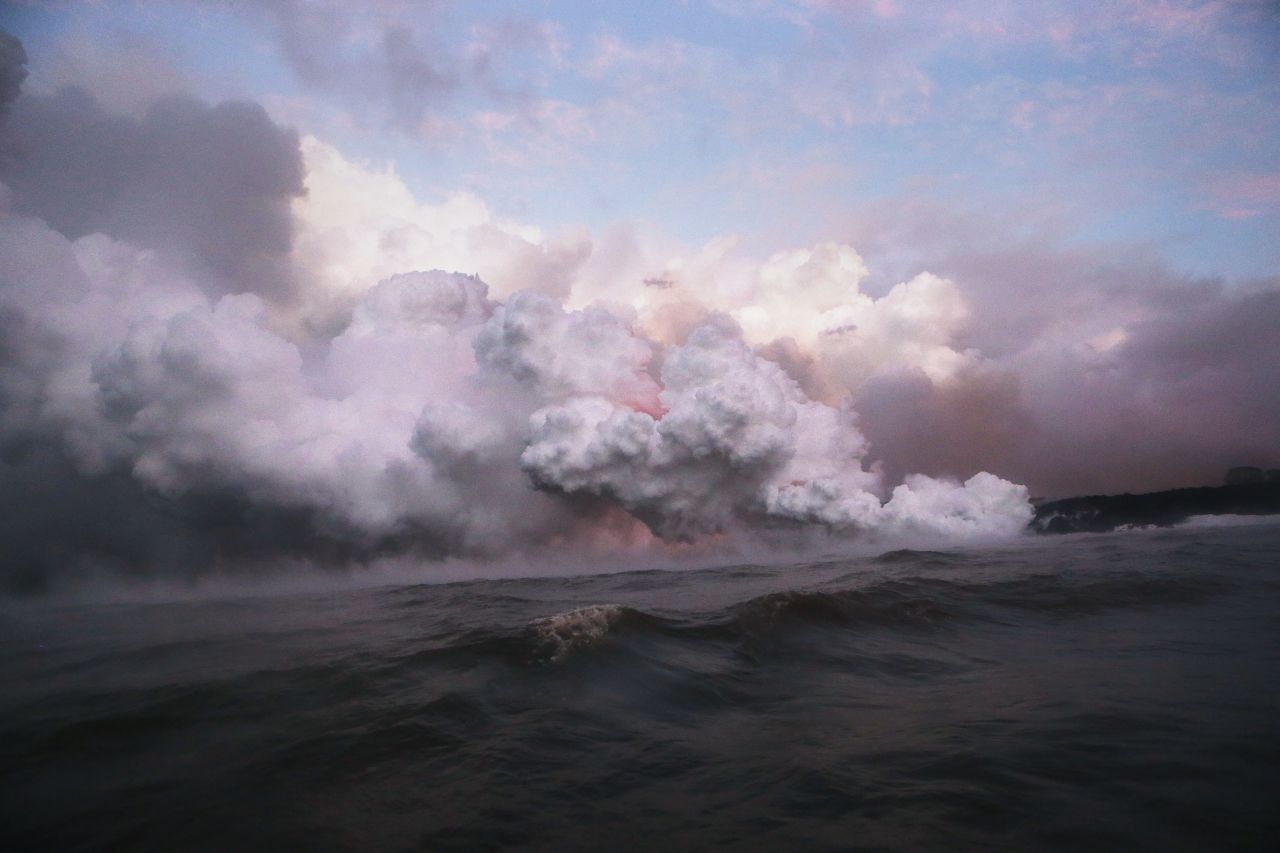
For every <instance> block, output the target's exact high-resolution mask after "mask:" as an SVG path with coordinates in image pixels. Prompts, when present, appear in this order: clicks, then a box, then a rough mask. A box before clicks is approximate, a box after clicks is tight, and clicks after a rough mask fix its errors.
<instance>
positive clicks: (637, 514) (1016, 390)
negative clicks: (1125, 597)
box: [0, 40, 1280, 586]
mask: <svg viewBox="0 0 1280 853" xmlns="http://www.w3.org/2000/svg"><path fill="white" fill-rule="evenodd" d="M24 62H25V55H24V54H23V52H22V47H21V45H20V44H18V43H17V42H16V41H13V40H9V41H0V96H3V98H4V99H5V101H6V103H5V106H4V107H3V109H2V110H0V149H2V150H0V177H2V178H3V180H4V185H3V186H0V485H2V487H0V518H2V521H0V534H2V535H3V538H4V541H6V543H8V544H9V546H10V559H9V560H8V561H7V562H6V568H5V569H4V571H5V572H6V574H5V577H4V580H5V582H6V583H7V584H9V585H10V586H36V585H40V584H44V583H47V582H49V581H50V580H57V579H58V578H59V577H64V576H73V575H79V574H81V573H84V572H92V571H98V570H105V571H112V572H114V571H132V572H143V573H148V572H150V573H194V572H199V571H203V570H205V569H208V568H210V567H212V568H215V569H222V568H233V567H244V566H256V565H260V564H262V563H264V562H273V561H279V560H281V559H284V558H301V559H304V560H316V561H320V562H325V563H338V564H345V563H350V562H361V561H367V560H372V559H376V558H379V557H382V556H385V555H399V554H409V555H412V556H413V557H431V558H439V557H451V556H463V557H467V558H475V559H488V558H496V557H502V556H507V555H528V554H530V553H543V554H565V553H569V552H573V553H592V554H596V553H600V552H602V551H606V550H608V549H613V548H618V547H624V548H631V549H637V550H638V551H639V552H642V553H659V552H660V553H666V554H676V553H688V552H694V553H703V552H705V550H706V549H712V548H718V547H722V546H726V543H730V544H731V545H732V547H739V548H743V547H754V546H755V545H757V544H759V543H761V542H764V541H768V542H770V543H777V542H784V543H791V544H794V543H797V542H801V541H803V542H805V543H812V541H813V540H815V539H823V540H824V541H826V542H827V543H828V544H830V543H831V542H832V541H834V542H843V541H846V540H845V537H848V538H864V539H865V538H871V539H875V538H880V539H893V538H898V539H907V540H910V541H916V540H918V539H920V538H945V539H954V538H971V537H980V538H981V537H1000V536H1007V535H1012V534H1015V533H1017V532H1018V531H1020V530H1022V529H1023V528H1024V527H1025V524H1026V522H1027V520H1028V518H1029V516H1030V513H1031V508H1030V504H1029V501H1028V491H1027V489H1025V488H1023V487H1022V486H1018V485H1014V484H1013V483H1011V482H1009V481H1007V480H1004V479H1001V478H1000V477H997V476H995V475H994V474H992V473H988V472H987V470H989V471H994V472H996V473H998V474H1001V475H1003V476H1008V477H1011V478H1013V479H1015V480H1023V481H1025V482H1028V483H1029V484H1031V486H1032V487H1033V488H1036V489H1037V491H1039V492H1040V493H1046V492H1048V493H1054V491H1055V490H1059V491H1060V490H1062V489H1064V488H1071V489H1073V490H1079V491H1086V490H1090V489H1091V488H1092V489H1093V490H1099V489H1100V488H1103V487H1111V488H1131V489H1132V488H1140V487H1142V486H1143V485H1147V484H1153V485H1157V486H1163V485H1181V484H1186V483H1182V482H1162V481H1160V480H1159V479H1158V476H1157V474H1156V473H1153V472H1166V473H1163V474H1159V476H1171V477H1176V476H1182V474H1181V473H1180V472H1184V471H1190V470H1193V469H1194V470H1199V469H1195V468H1194V466H1193V465H1191V464H1190V463H1184V465H1185V467H1183V468H1179V467H1177V466H1176V465H1170V464H1169V460H1171V459H1174V460H1188V459H1191V460H1195V459H1204V460H1207V461H1205V462H1203V464H1202V465H1201V467H1204V466H1210V467H1211V468H1212V470H1213V472H1214V473H1216V472H1217V471H1218V470H1220V466H1221V467H1225V464H1228V463H1236V462H1239V461H1253V462H1258V463H1261V464H1264V465H1268V464H1274V463H1273V461H1272V460H1271V459H1270V458H1268V457H1266V455H1265V454H1266V452H1268V448H1274V447H1275V446H1277V445H1276V441H1275V437H1276V435H1277V429H1280V415H1278V414H1277V408H1276V404H1277V399H1278V398H1277V396H1276V394H1275V391H1274V388H1275V387H1276V386H1275V383H1274V382H1268V379H1269V378H1273V377H1274V376H1275V375H1276V371H1277V364H1276V356H1275V353H1277V352H1280V340H1278V339H1277V337H1276V336H1277V330H1280V322H1277V318H1280V302H1278V301H1277V298H1276V289H1275V284H1274V282H1272V283H1267V282H1261V283H1258V284H1257V285H1256V286H1255V287H1254V289H1253V291H1252V292H1233V291H1231V290H1230V289H1229V288H1225V287H1223V286H1222V285H1221V284H1219V283H1214V282H1186V281H1178V280H1170V277H1169V276H1164V277H1163V278H1160V276H1155V275H1153V274H1150V271H1149V270H1148V271H1146V273H1143V270H1141V269H1138V268H1135V267H1133V266H1124V265H1123V264H1120V265H1117V266H1116V267H1115V269H1116V270H1118V271H1112V272H1108V273H1107V275H1110V276H1112V278H1105V277H1104V276H1103V275H1102V274H1101V273H1097V272H1096V271H1090V272H1089V276H1091V278H1088V279H1087V280H1086V279H1085V278H1081V276H1082V275H1083V274H1082V273H1079V272H1078V271H1077V270H1080V269H1086V270H1088V269H1090V268H1089V267H1088V266H1087V264H1085V263H1084V262H1083V259H1081V258H1079V257H1078V256H1077V255H1076V254H1072V253H1070V252H1066V251H1059V252H1057V254H1054V253H1053V252H1051V251H1049V250H1048V249H1045V248H1044V247H1038V251H1037V252H1032V251H1030V250H1027V251H1025V252H1024V256H1022V257H1013V256H1011V255H1007V254H1006V255H1005V256H1002V257H1000V258H997V259H994V260H993V259H992V258H991V257H982V258H976V259H975V257H974V256H969V255H965V254H963V253H962V252H961V251H959V250H952V251H950V252H941V251H938V252H934V253H933V254H931V255H929V257H931V258H932V259H934V260H931V261H930V262H929V263H924V262H923V261H921V262H920V263H918V264H914V265H913V266H912V269H911V270H910V271H909V273H908V274H907V275H905V276H903V277H902V280H901V281H897V283H893V281H882V280H878V279H875V277H874V276H873V274H872V272H871V271H870V269H869V267H870V266H871V265H869V264H868V262H867V261H866V260H865V259H864V258H863V257H862V256H860V255H859V254H858V252H857V251H855V249H854V248H853V247H851V246H849V245H845V244H843V243H841V242H839V241H828V242H821V243H818V244H816V245H812V246H808V247H801V248H793V249H788V250H784V251H779V252H776V253H773V254H770V255H767V256H765V257H753V256H752V255H751V254H750V251H749V249H748V247H744V246H742V245H741V241H739V240H738V239H737V238H733V237H722V238H717V239H714V240H711V241H709V242H708V243H707V244H706V245H704V246H701V247H693V248H691V247H687V246H682V245H679V244H677V243H675V242H674V241H672V240H671V239H669V238H665V237H662V236H661V235H658V234H656V233H654V232H652V231H650V230H649V229H647V228H646V227H645V226H643V225H640V224H636V223H619V224H617V225H615V226H613V227H611V228H606V229H604V230H603V231H601V232H599V233H596V234H591V233H588V232H587V231H586V230H585V229H565V230H562V231H559V232H556V233H546V232H544V231H542V230H540V229H537V228H534V227H530V226H528V225H525V224H522V223H518V222H514V221H511V220H508V219H504V218H502V217H500V216H498V215H496V214H495V213H494V212H493V211H492V210H491V209H490V208H489V207H488V206H487V205H485V204H484V202H483V201H481V200H480V199H479V198H478V197H476V196H474V195H471V194H468V193H458V194H454V195H452V196H448V197H446V198H445V199H444V200H443V201H440V202H439V203H436V204H428V203H423V202H421V201H419V200H418V199H417V198H415V197H414V195H413V194H412V193H410V192H409V190H408V189H407V188H406V186H405V184H404V183H403V182H402V181H401V180H400V178H399V177H398V176H397V175H396V174H395V172H394V171H393V170H392V169H391V168H390V167H385V166H381V165H375V164H369V163H362V162H355V161H351V160H348V159H346V158H344V156H343V155H342V154H341V153H340V152H339V151H338V150H337V149H336V148H333V147H331V146H329V145H327V144H325V143H323V142H321V141H319V140H317V139H314V138H310V137H304V138H299V137H298V136H297V135H295V134H294V133H293V132H292V131H290V130H288V129H286V128H283V127H280V126H279V125H277V124H276V123H274V122H273V121H272V120H271V119H270V118H269V117H268V116H267V114H266V113H265V112H264V111H263V110H262V109H261V108H259V107H257V106H256V105H253V104H248V103H240V104H222V105H217V106H209V105H207V104H204V103H201V102H199V101H196V100H193V99H189V98H179V99H167V100H161V101H159V102H157V103H156V104H154V105H152V107H150V108H149V109H145V110H142V111H140V112H139V113H138V115H137V116H120V115H115V114H112V113H109V112H108V111H107V110H106V109H105V108H104V107H102V106H101V105H100V104H99V103H97V102H95V101H94V100H93V98H92V97H91V96H89V95H87V94H85V93H84V92H78V91H74V90H67V91H64V92H62V93H60V94H54V95H44V96H39V97H33V96H28V95H21V96H17V95H16V93H17V92H18V90H19V87H20V85H21V83H22V80H23V78H24V71H23V65H24ZM90 149H92V150H93V151H94V152H96V156H95V157H94V158H88V159H86V158H85V157H83V156H82V155H83V154H84V152H85V151H87V150H90ZM872 236H874V235H872ZM972 236H973V235H966V241H968V242H969V243H974V240H971V239H970V237H972ZM870 242H872V243H873V244H874V242H875V241H874V240H870ZM1024 248H1025V247H1024ZM922 251H923V250H922ZM972 251H973V252H978V251H979V249H973V250H972ZM1073 251H1074V250H1073ZM935 260H936V264H935V263H934V261H935ZM930 268H932V269H936V270H938V271H939V272H946V273H947V275H937V274H932V273H929V272H923V271H921V270H925V269H930ZM1041 268H1044V269H1049V270H1050V272H1052V273H1053V280H1054V283H1053V285H1052V286H1049V285H1044V286H1037V289H1036V293H1037V300H1039V301H1038V302H1036V303H1035V304H1031V303H1028V302H1026V301H1025V300H1024V301H1022V302H1019V303H1017V304H1016V305H1015V304H1014V303H1015V302H1016V300H1015V299H1013V298H1011V294H1021V293H1022V291H1023V290H1024V289H1026V287H1027V286H1028V284H1027V282H1029V281H1030V282H1034V281H1035V276H1036V275H1037V274H1040V275H1044V274H1045V273H1043V271H1042V270H1041ZM1139 273H1143V274H1145V275H1146V277H1145V278H1144V277H1143V275H1140V274H1139ZM1073 276H1075V277H1073ZM1157 279H1158V281H1156V280H1157ZM1151 281H1156V284H1151V283H1150V282H1151ZM1089 288H1093V290H1090V289H1089ZM1082 294H1083V296H1082ZM1108 295H1110V297H1112V298H1110V299H1109V300H1108V299H1107V298H1103V297H1104V296H1108ZM1242 330H1243V331H1242ZM1259 342H1264V343H1267V342H1269V343H1274V344H1275V345H1274V346H1260V344H1259ZM1171 413H1174V414H1176V417H1175V416H1171ZM1118 436H1120V437H1127V442H1128V443H1127V444H1126V443H1125V442H1122V441H1119V440H1117V437H1118ZM1242 449H1243V451H1247V452H1248V453H1249V454H1250V455H1249V456H1248V458H1247V459H1243V460H1237V459H1234V458H1233V459H1228V457H1229V456H1230V455H1231V454H1236V453H1240V452H1242ZM1197 454H1198V455H1197ZM1197 464H1201V463H1197ZM984 469H987V470H984ZM1167 472H1173V473H1167ZM1090 484H1100V485H1098V486H1091V485H1090ZM824 537H826V538H825V539H824ZM726 547H727V546H726Z"/></svg>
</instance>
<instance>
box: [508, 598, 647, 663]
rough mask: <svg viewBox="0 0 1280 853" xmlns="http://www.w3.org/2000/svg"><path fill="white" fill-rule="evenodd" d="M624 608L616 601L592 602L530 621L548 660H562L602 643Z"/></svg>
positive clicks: (530, 625) (620, 616)
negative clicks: (586, 605) (612, 602)
mask: <svg viewBox="0 0 1280 853" xmlns="http://www.w3.org/2000/svg"><path fill="white" fill-rule="evenodd" d="M625 612H626V608H624V607H622V606H621V605H617V604H593V605H591V606H589V607H579V608H577V609H575V610H569V611H566V612H565V613H557V614H555V615H554V616H545V617H542V618H541V619H535V620H533V621H532V622H530V623H529V627H530V628H531V629H532V631H533V633H534V636H535V637H536V638H537V643H538V646H539V648H540V649H541V650H542V651H544V652H546V653H547V654H546V659H547V660H549V661H551V662H553V663H554V662H558V661H562V660H564V659H565V658H566V657H568V656H569V655H570V654H572V653H573V652H575V651H579V650H582V649H589V648H593V647H595V646H598V645H600V644H601V643H602V642H604V639H605V637H607V636H608V635H609V630H610V629H611V628H612V627H613V626H614V625H616V624H617V623H618V621H619V620H620V619H621V618H622V615H623V614H624V613H625Z"/></svg>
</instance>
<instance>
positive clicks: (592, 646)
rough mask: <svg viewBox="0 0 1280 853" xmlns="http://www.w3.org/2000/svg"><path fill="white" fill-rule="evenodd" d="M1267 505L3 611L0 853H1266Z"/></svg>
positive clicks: (1270, 634) (36, 604)
mask: <svg viewBox="0 0 1280 853" xmlns="http://www.w3.org/2000/svg"><path fill="white" fill-rule="evenodd" d="M1278 605H1280V525H1277V524H1276V523H1274V522H1263V523H1256V524H1249V525H1234V526H1203V525H1202V526H1193V527H1186V528H1181V529H1173V530H1163V531H1135V532H1127V533H1116V534H1107V535H1097V536H1092V535H1081V536H1074V537H1061V538H1053V539H1034V540H1022V541H1018V542H1015V543H1011V544H1008V545H1004V546H991V547H968V548H963V549H954V548H952V549H947V550H938V551H920V550H897V551H890V552H886V553H883V554H878V555H869V556H858V557H850V558H834V557H833V558H827V559H823V560H819V561H811V562H804V563H799V564H792V565H774V564H770V565H759V564H737V565H724V566H717V567H709V568H704V569H688V570H684V571H631V572H615V573H608V574H598V575H592V574H584V575H576V576H570V577H530V578H510V579H504V580H471V581H459V582H452V583H436V584H422V583H416V584H407V583H389V584H385V585H381V586H374V587H363V588H362V587H359V586H354V585H346V586H341V587H337V586H335V587H331V588H328V589H324V588H316V589H313V590H312V591H309V592H308V591H300V590H299V589H298V588H296V587H294V588H291V589H288V590H285V591H284V592H281V591H278V590H277V591H274V592H273V591H272V590H271V589H270V588H258V589H252V588H240V589H239V590H229V591H227V592H226V593H225V594H207V595H202V596H194V597H193V596H188V597H186V598H180V599H179V600H169V601H150V602H148V601H140V600H133V601H127V600H121V601H116V602H114V603H112V602H109V601H100V602H84V601H80V602H70V601H67V600H59V599H56V598H55V599H49V600H45V601H26V602H21V603H19V602H10V603H8V604H6V605H5V609H4V610H3V611H2V613H3V615H2V616H0V650H2V657H0V683H3V684H4V685H5V690H4V691H3V692H0V750H3V760H2V761H0V768H2V769H0V774H2V775H0V802H2V803H3V804H4V805H3V811H4V814H3V820H2V821H0V826H3V831H2V833H3V835H4V836H5V840H6V842H7V843H6V847H7V849H22V850H26V849H32V850H34V849H104V848H121V847H123V848H129V849H155V850H172V849H196V850H215V849H216V850H223V849H255V850H267V849H272V850H277V849H298V848H306V849H334V850H366V849H383V850H401V849H424V850H442V849H459V850H462V849H466V850H474V849H495V848H499V847H517V848H526V849H543V850H563V849H593V848H596V849H598V848H599V846H600V845H601V844H602V843H608V844H627V845H632V846H637V847H640V848H674V849H712V848H717V847H734V848H746V849H800V848H803V849H887V850H919V849H957V848H965V849H968V848H972V849H1079V850H1085V849H1088V850H1096V849H1183V850H1203V849H1259V850H1261V849H1266V845H1267V844H1268V842H1269V841H1270V840H1271V839H1273V838H1274V837H1275V832H1276V831H1277V830H1278V829H1280V819H1277V817H1276V815H1275V810H1274V804H1275V803H1276V802H1277V801H1278V800H1280V770H1277V767H1280V717H1278V716H1277V714H1276V709H1277V708H1278V707H1280V627H1277V622H1276V619H1275V614H1276V612H1277V606H1278Z"/></svg>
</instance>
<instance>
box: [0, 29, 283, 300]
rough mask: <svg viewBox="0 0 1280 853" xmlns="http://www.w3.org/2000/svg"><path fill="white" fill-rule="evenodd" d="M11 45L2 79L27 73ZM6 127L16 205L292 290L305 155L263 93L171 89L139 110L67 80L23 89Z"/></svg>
mask: <svg viewBox="0 0 1280 853" xmlns="http://www.w3.org/2000/svg"><path fill="white" fill-rule="evenodd" d="M16 51H17V53H16V54H15V48H14V47H12V46H8V47H5V48H4V53H5V56H6V59H7V60H8V61H7V63H6V68H7V70H5V71H4V72H3V79H4V81H5V85H6V87H7V86H8V82H9V81H10V80H13V79H17V80H20V79H21V77H20V76H16V75H15V72H13V71H12V69H11V68H9V67H8V66H10V65H11V64H12V58H13V56H15V55H16V56H19V57H20V56H21V46H20V45H18V46H17V47H16ZM0 133H2V137H0V149H2V150H3V151H4V153H5V156H4V158H3V159H2V160H0V180H3V181H4V183H5V184H7V185H8V187H9V191H10V203H11V205H12V208H13V210H14V211H15V212H16V213H19V214H23V215H27V216H34V217H38V218H40V219H43V220H44V221H45V222H47V223H49V225H50V226H52V227H53V228H55V229H57V230H58V231H59V232H61V233H63V234H65V235H66V236H68V237H70V238H73V239H74V238H78V237H82V236H84V235H87V234H93V233H102V234H107V235H109V236H111V237H114V238H116V239H120V240H126V241H128V242H130V243H132V244H133V245H136V246H138V247H141V248H148V249H156V250H158V251H161V252H162V253H164V254H165V255H166V256H167V257H169V258H170V259H172V260H174V261H176V262H179V263H181V264H183V265H185V266H186V267H187V268H188V271H189V272H190V273H191V274H192V275H194V276H196V277H198V278H199V279H200V280H201V281H203V282H206V283H208V284H209V285H210V286H213V287H216V288H217V289H219V290H221V291H223V292H232V293H241V292H247V291H252V292H256V293H261V294H263V295H266V296H268V297H269V298H271V299H274V300H285V299H287V298H288V297H289V296H290V295H291V290H292V286H293V282H292V275H291V270H290V266H289V251H290V248H291V240H292V237H293V219H292V214H291V212H290V202H291V201H292V200H293V199H294V198H295V197H297V196H298V195H300V194H301V193H302V191H303V187H302V181H303V171H302V158H301V155H300V153H299V149H298V138H297V134H296V133H294V132H293V131H292V130H288V129H285V128H282V127H279V126H277V125H276V124H275V123H273V122H272V121H271V119H270V118H268V116H267V114H266V112H265V111H264V110H263V109H262V107H260V106H258V105H257V104H252V103H242V102H232V103H224V104H219V105H217V106H212V107H211V106H208V105H206V104H203V103H201V102H199V101H196V100H194V99H191V98H187V97H179V96H174V97H171V98H168V99H165V100H161V101H159V102H157V103H155V104H153V105H152V106H151V108H150V109H148V110H147V111H146V114H145V115H144V116H143V117H142V118H141V119H134V118H130V117H127V116H121V115H111V114H108V113H106V112H105V111H104V110H103V109H102V108H101V107H99V105H98V104H97V102H96V101H95V100H94V99H93V98H92V97H91V96H90V95H88V94H87V93H85V92H83V91H81V90H78V89H71V88H69V89H64V90H62V91H60V92H59V93H58V94H56V95H53V96H51V97H32V96H27V97H23V98H21V99H18V100H17V102H16V103H14V105H13V106H12V108H11V110H10V112H9V114H8V116H7V118H6V119H5V121H4V125H3V129H2V130H0Z"/></svg>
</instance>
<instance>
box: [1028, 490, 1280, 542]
mask: <svg viewBox="0 0 1280 853" xmlns="http://www.w3.org/2000/svg"><path fill="white" fill-rule="evenodd" d="M1273 514H1280V482H1264V483H1241V484H1235V485H1228V486H1201V487H1197V488H1189V489H1170V490H1168V491H1163V492H1148V493H1146V494H1139V495H1130V494H1123V495H1087V496H1084V497H1077V498H1064V499H1062V500H1055V501H1047V502H1045V503H1041V504H1039V505H1037V506H1036V514H1035V517H1034V518H1033V519H1032V520H1031V524H1030V527H1031V529H1032V530H1033V531H1035V532H1036V533H1106V532H1108V531H1111V530H1115V529H1116V528H1118V527H1124V526H1130V525H1131V526H1146V525H1153V526H1156V527H1169V526H1172V525H1174V524H1179V523H1181V522H1183V521H1186V520H1187V519H1188V518H1190V517H1192V516H1195V515H1273Z"/></svg>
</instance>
